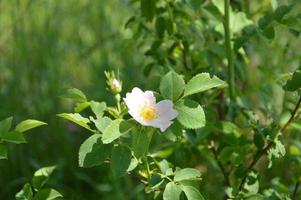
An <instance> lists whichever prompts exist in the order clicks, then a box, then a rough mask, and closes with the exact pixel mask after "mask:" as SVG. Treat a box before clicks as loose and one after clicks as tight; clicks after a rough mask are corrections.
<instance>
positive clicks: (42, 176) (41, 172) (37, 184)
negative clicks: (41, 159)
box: [32, 166, 56, 191]
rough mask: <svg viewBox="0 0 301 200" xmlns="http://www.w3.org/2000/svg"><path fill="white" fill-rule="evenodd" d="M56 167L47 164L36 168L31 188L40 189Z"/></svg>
mask: <svg viewBox="0 0 301 200" xmlns="http://www.w3.org/2000/svg"><path fill="white" fill-rule="evenodd" d="M55 169H56V166H48V167H43V168H41V169H38V170H37V171H36V172H35V173H34V175H33V178H32V186H33V188H34V189H35V190H36V191H38V190H40V189H41V188H42V187H43V186H44V185H45V183H46V182H47V181H48V179H49V176H51V174H52V173H53V171H54V170H55Z"/></svg>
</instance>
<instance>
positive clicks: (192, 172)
mask: <svg viewBox="0 0 301 200" xmlns="http://www.w3.org/2000/svg"><path fill="white" fill-rule="evenodd" d="M200 177H201V172H199V171H198V170H197V169H194V168H184V169H180V170H179V171H176V174H175V177H174V181H177V182H179V181H183V180H191V179H193V180H195V179H197V180H198V179H200Z"/></svg>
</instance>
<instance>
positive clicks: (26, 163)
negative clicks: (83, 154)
mask: <svg viewBox="0 0 301 200" xmlns="http://www.w3.org/2000/svg"><path fill="white" fill-rule="evenodd" d="M0 10H1V12H0V30H1V31H0V99H1V105H0V119H3V118H5V117H7V116H14V122H15V123H17V122H19V121H21V120H24V119H28V118H31V119H39V120H42V121H45V122H47V123H48V124H49V125H48V126H47V127H45V128H40V129H38V130H35V131H32V132H31V133H30V135H28V137H27V139H28V144H25V145H11V146H10V148H9V157H10V159H9V160H5V161H4V160H1V161H0V199H14V194H15V193H16V192H17V191H18V190H20V188H21V187H22V184H23V183H24V182H25V181H28V180H30V178H31V176H32V174H33V172H34V171H35V170H36V169H37V168H39V167H41V166H47V165H53V164H57V165H58V166H59V170H57V173H56V174H55V175H54V177H53V179H52V181H53V183H54V185H55V188H57V189H58V190H61V191H62V190H63V191H62V193H63V194H64V196H66V198H67V199H122V198H120V195H122V196H123V195H124V193H123V192H122V191H119V190H124V191H128V192H129V191H130V194H127V195H128V196H129V197H130V196H133V195H135V192H134V191H133V190H132V189H129V188H126V187H125V186H124V183H122V182H119V181H117V182H114V181H110V178H111V177H108V176H107V174H108V168H107V167H103V168H96V169H89V170H84V169H80V168H79V167H77V166H78V161H77V159H78V158H77V151H78V148H79V145H80V143H82V142H83V141H84V139H85V138H87V137H88V134H89V133H87V132H86V131H84V130H83V129H81V128H79V127H77V126H71V125H70V127H67V126H66V125H67V123H64V122H62V120H60V119H58V118H57V117H56V116H55V115H56V114H57V113H61V112H72V110H71V104H70V102H66V101H65V100H62V99H61V98H59V95H60V93H61V92H62V90H63V89H65V88H70V87H77V88H79V89H82V90H83V91H84V92H85V94H86V95H87V96H88V98H89V99H95V100H102V99H107V100H110V99H109V98H106V96H108V94H109V93H108V92H107V91H106V90H105V87H106V86H105V77H104V73H103V72H104V70H105V69H120V70H122V69H124V68H125V67H127V69H126V70H123V71H122V72H123V73H124V74H126V75H124V77H125V81H126V80H131V83H132V84H135V82H136V83H137V82H139V78H140V77H139V76H138V77H137V76H136V74H135V73H137V70H136V71H135V73H133V69H139V66H140V65H141V62H142V59H143V56H141V55H142V54H141V55H140V53H139V52H137V51H135V48H136V47H135V45H134V44H135V43H134V41H133V40H130V38H131V32H129V31H126V30H125V29H124V23H125V22H126V19H127V18H128V17H129V13H130V12H131V8H130V7H129V3H128V2H127V1H118V0H117V1H116V0H114V1H111V0H101V1H90V0H64V1H48V0H1V1H0ZM129 49H130V50H129ZM128 82H129V81H128ZM127 87H130V85H128V86H127ZM121 185H122V187H120V186H121ZM126 185H127V186H128V187H131V185H129V184H126ZM112 190H114V191H118V192H112ZM106 193H109V194H110V195H107V198H104V197H103V195H101V194H104V195H106ZM118 193H119V194H118ZM114 196H116V197H114Z"/></svg>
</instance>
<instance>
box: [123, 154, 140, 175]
mask: <svg viewBox="0 0 301 200" xmlns="http://www.w3.org/2000/svg"><path fill="white" fill-rule="evenodd" d="M138 164H139V160H137V158H135V157H133V158H132V159H131V163H130V166H129V168H128V169H127V170H126V171H127V172H130V171H133V170H134V169H135V168H136V167H137V166H138Z"/></svg>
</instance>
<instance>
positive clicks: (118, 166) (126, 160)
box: [111, 145, 132, 177]
mask: <svg viewBox="0 0 301 200" xmlns="http://www.w3.org/2000/svg"><path fill="white" fill-rule="evenodd" d="M131 158H132V154H131V150H130V149H129V148H128V147H126V146H122V145H119V146H117V147H115V148H114V149H113V152H112V159H111V170H112V172H113V175H114V176H115V177H121V176H123V175H124V174H125V173H126V171H127V169H128V168H129V166H130V163H131Z"/></svg>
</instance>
